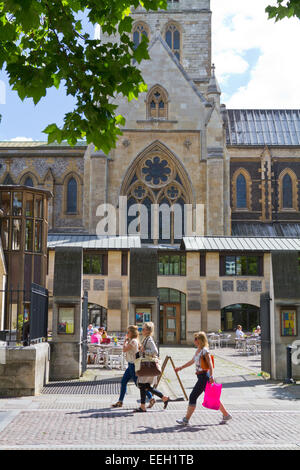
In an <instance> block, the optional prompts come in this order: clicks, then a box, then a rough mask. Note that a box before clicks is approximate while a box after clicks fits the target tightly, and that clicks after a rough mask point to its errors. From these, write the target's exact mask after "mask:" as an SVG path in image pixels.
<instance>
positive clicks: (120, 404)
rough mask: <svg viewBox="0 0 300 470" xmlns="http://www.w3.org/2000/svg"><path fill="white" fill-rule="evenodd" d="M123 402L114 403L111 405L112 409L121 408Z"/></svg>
mask: <svg viewBox="0 0 300 470" xmlns="http://www.w3.org/2000/svg"><path fill="white" fill-rule="evenodd" d="M122 406H123V402H122V401H117V403H114V404H113V405H111V407H112V408H122Z"/></svg>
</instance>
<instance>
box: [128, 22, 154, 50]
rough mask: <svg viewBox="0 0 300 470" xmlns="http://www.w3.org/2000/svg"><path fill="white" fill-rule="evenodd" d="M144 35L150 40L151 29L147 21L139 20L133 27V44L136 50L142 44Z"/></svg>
mask: <svg viewBox="0 0 300 470" xmlns="http://www.w3.org/2000/svg"><path fill="white" fill-rule="evenodd" d="M142 34H144V35H145V36H146V37H147V38H148V40H150V36H151V28H150V26H149V25H148V24H147V23H146V22H145V21H140V20H137V21H135V22H134V23H133V25H132V42H133V43H134V45H135V48H136V47H137V46H138V45H139V44H140V42H141V36H142Z"/></svg>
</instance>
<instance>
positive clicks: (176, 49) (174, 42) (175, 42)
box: [166, 24, 180, 61]
mask: <svg viewBox="0 0 300 470" xmlns="http://www.w3.org/2000/svg"><path fill="white" fill-rule="evenodd" d="M166 43H167V44H168V46H169V48H170V49H171V51H172V52H173V54H174V55H175V57H177V59H178V60H179V61H180V32H179V31H178V29H177V27H176V26H175V25H174V24H170V25H169V26H168V28H167V31H166Z"/></svg>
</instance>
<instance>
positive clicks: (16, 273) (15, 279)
mask: <svg viewBox="0 0 300 470" xmlns="http://www.w3.org/2000/svg"><path fill="white" fill-rule="evenodd" d="M52 197H53V195H52V193H51V192H50V191H47V190H43V189H38V188H33V187H29V186H19V185H0V216H1V241H2V247H3V251H4V256H5V261H6V265H7V279H6V291H7V292H8V293H9V294H8V295H7V298H6V309H5V315H4V328H8V327H9V325H11V320H12V316H15V315H16V312H18V315H21V314H22V315H23V317H24V312H26V311H28V315H29V307H30V288H31V283H32V282H33V283H36V284H38V285H40V286H42V287H45V284H46V275H47V238H48V201H49V199H50V198H52ZM20 291H23V292H24V296H23V295H22V296H20V295H19V292H20ZM19 304H20V305H19ZM26 317H27V315H25V318H26Z"/></svg>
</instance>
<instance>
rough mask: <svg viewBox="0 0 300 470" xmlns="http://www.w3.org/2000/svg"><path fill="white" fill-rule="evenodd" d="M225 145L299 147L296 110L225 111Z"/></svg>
mask: <svg viewBox="0 0 300 470" xmlns="http://www.w3.org/2000/svg"><path fill="white" fill-rule="evenodd" d="M226 116H227V126H226V141H227V145H247V146H249V145H250V146H252V145H260V146H262V145H263V146H265V145H268V146H269V145H277V146H300V110H299V109H228V110H227V112H226Z"/></svg>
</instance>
